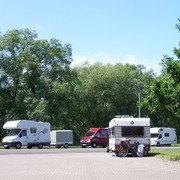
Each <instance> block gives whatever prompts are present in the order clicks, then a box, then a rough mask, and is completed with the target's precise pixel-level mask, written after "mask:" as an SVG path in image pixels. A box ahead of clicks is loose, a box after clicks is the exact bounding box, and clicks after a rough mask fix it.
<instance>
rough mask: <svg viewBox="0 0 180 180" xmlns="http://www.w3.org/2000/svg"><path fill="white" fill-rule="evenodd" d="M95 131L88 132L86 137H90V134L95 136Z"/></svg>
mask: <svg viewBox="0 0 180 180" xmlns="http://www.w3.org/2000/svg"><path fill="white" fill-rule="evenodd" d="M94 133H95V132H87V133H86V134H85V135H84V137H89V136H93V135H94Z"/></svg>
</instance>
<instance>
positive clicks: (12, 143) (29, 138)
mask: <svg viewBox="0 0 180 180" xmlns="http://www.w3.org/2000/svg"><path fill="white" fill-rule="evenodd" d="M3 128H4V129H6V130H8V134H7V136H6V137H4V138H3V140H2V144H3V146H4V148H6V149H9V148H10V147H15V148H16V149H20V148H21V146H27V148H28V149H31V148H32V147H33V146H37V147H38V148H39V149H41V148H43V146H45V145H50V123H48V122H36V121H32V120H15V121H7V122H6V123H5V124H4V125H3Z"/></svg>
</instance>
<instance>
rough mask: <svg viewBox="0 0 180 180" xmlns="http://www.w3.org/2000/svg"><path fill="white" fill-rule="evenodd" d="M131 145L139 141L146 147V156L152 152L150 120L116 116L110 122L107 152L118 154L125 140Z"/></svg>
mask: <svg viewBox="0 0 180 180" xmlns="http://www.w3.org/2000/svg"><path fill="white" fill-rule="evenodd" d="M124 138H125V139H128V140H130V143H132V144H133V143H134V142H135V141H138V142H139V143H140V144H142V145H144V155H145V154H146V153H147V152H148V151H150V118H133V117H127V116H116V117H115V118H113V119H112V120H111V121H110V122H109V147H108V149H107V151H112V152H117V151H118V150H119V149H120V148H121V141H123V139H124Z"/></svg>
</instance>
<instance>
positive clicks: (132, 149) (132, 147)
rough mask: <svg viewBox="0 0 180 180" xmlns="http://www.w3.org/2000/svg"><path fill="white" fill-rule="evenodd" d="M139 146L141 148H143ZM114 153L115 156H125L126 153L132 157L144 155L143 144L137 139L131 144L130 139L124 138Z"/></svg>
mask: <svg viewBox="0 0 180 180" xmlns="http://www.w3.org/2000/svg"><path fill="white" fill-rule="evenodd" d="M140 148H143V150H142V149H140ZM115 153H116V156H117V157H126V156H127V155H128V154H131V155H132V156H133V157H134V156H137V157H142V156H143V155H144V146H143V145H140V144H139V142H138V141H135V142H134V143H133V144H131V143H130V140H125V141H121V145H120V147H119V149H117V151H116V152H115Z"/></svg>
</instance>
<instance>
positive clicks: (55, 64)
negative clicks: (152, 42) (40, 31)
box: [0, 20, 180, 142]
mask: <svg viewBox="0 0 180 180" xmlns="http://www.w3.org/2000/svg"><path fill="white" fill-rule="evenodd" d="M179 22H180V20H179ZM176 28H177V29H178V30H179V31H180V24H177V26H176ZM174 54H175V56H176V58H172V57H169V56H167V55H166V56H164V58H163V60H162V61H161V63H162V73H161V75H159V76H156V75H155V74H154V72H153V71H152V70H150V71H146V68H145V67H144V66H143V65H130V64H121V63H118V64H116V65H110V64H108V65H103V64H100V63H96V64H93V65H89V64H88V63H86V64H84V65H82V66H79V67H75V68H71V66H70V65H71V62H72V61H73V59H72V47H71V45H70V44H65V45H62V44H61V42H60V41H59V40H57V39H50V40H42V39H38V35H37V33H36V32H35V31H30V30H29V29H20V30H18V29H14V30H11V31H7V32H6V33H5V34H4V35H0V127H1V136H2V135H3V130H2V125H3V124H4V122H5V121H7V120H15V119H33V120H37V121H48V122H50V123H51V129H72V130H73V131H74V136H75V142H79V138H80V136H81V135H83V134H84V133H85V131H86V130H87V129H88V128H90V127H108V124H109V121H110V120H111V119H112V118H113V117H114V115H118V114H119V115H131V116H134V117H138V115H139V114H138V113H139V112H138V109H141V114H140V115H141V117H150V118H151V126H170V127H174V128H176V130H177V133H178V135H180V49H179V48H174ZM139 93H140V95H141V96H140V97H141V101H139Z"/></svg>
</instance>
